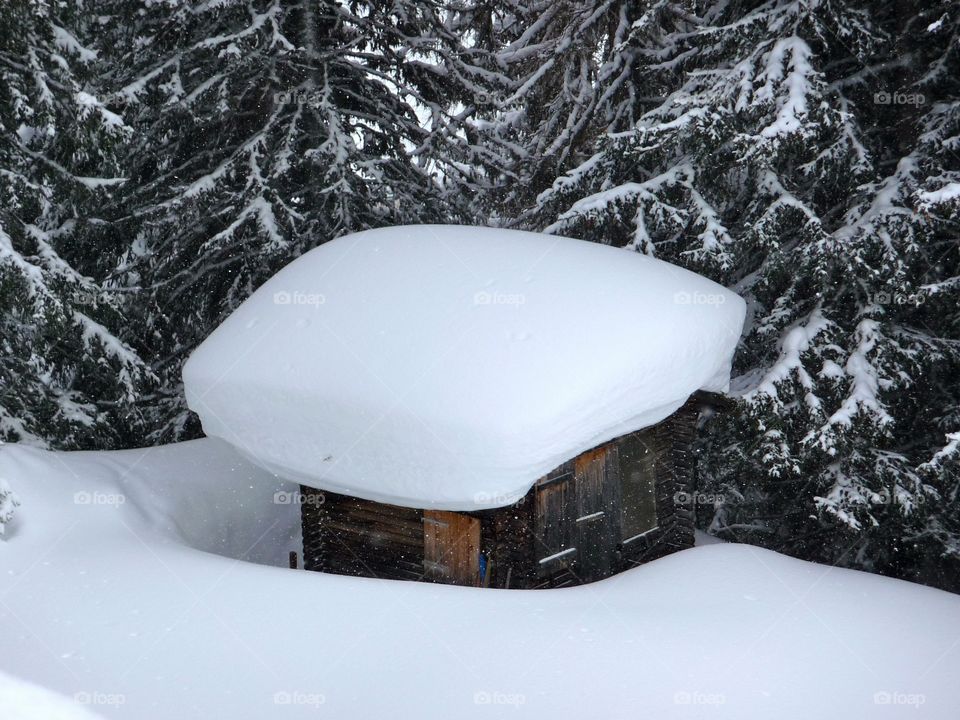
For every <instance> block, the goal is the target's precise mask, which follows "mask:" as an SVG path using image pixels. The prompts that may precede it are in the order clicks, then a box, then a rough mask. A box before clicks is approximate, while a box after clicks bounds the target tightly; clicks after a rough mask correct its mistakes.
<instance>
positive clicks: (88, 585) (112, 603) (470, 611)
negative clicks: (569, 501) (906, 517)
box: [0, 440, 960, 720]
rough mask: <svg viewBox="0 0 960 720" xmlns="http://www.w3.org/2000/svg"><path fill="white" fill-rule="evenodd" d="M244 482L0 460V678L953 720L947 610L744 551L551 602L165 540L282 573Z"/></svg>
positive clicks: (144, 702) (533, 707) (249, 717)
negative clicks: (14, 494) (13, 501)
mask: <svg viewBox="0 0 960 720" xmlns="http://www.w3.org/2000/svg"><path fill="white" fill-rule="evenodd" d="M218 468H220V469H218ZM223 468H231V469H229V470H224V469H223ZM255 472H260V471H258V470H256V469H255V468H251V467H250V466H249V465H248V464H246V463H244V461H242V460H241V459H239V458H237V457H236V456H234V455H233V454H232V451H231V450H230V449H229V448H227V447H226V446H225V445H224V444H222V443H219V442H218V441H215V440H203V441H197V442H193V443H185V444H182V445H176V446H170V447H166V448H162V449H156V450H153V451H150V452H149V453H148V454H147V455H146V456H142V453H141V451H128V452H119V453H45V452H40V451H34V450H28V449H25V448H17V447H10V446H7V447H4V448H0V476H3V477H6V478H8V479H9V480H10V482H11V484H12V485H13V487H14V488H15V489H16V490H17V491H18V492H19V494H20V495H21V497H22V499H23V506H22V507H21V508H20V511H21V512H20V513H19V516H18V520H17V522H16V525H15V527H14V530H15V531H11V534H10V537H9V539H8V541H6V542H3V543H0V599H2V603H0V668H2V669H3V670H6V671H10V672H13V673H15V674H17V675H19V676H21V677H24V678H27V679H29V680H31V681H33V682H35V683H39V684H42V685H44V686H46V687H49V688H52V689H55V690H57V691H59V692H60V693H62V694H65V695H67V696H68V697H73V696H75V695H77V694H78V693H80V694H81V696H82V697H91V698H107V699H110V698H113V699H114V700H115V702H113V703H109V702H104V703H103V704H101V705H98V706H96V707H95V708H93V709H95V710H96V711H97V712H98V713H99V714H101V715H102V716H103V717H104V718H111V717H117V718H129V719H130V720H170V718H180V719H181V720H201V719H206V718H231V720H265V719H266V718H269V719H271V720H273V719H275V718H317V717H331V718H356V719H357V720H366V719H367V718H377V717H416V718H420V719H421V720H432V719H434V718H436V719H437V720H441V719H442V720H449V718H451V717H456V718H490V717H512V718H536V719H540V718H542V719H544V720H546V719H548V718H549V719H551V720H556V718H569V717H576V716H581V715H584V716H588V717H591V718H598V719H603V720H612V719H618V718H638V717H644V718H656V720H664V719H668V718H693V717H709V718H736V720H751V719H753V718H756V719H758V720H760V719H762V720H770V718H776V720H792V719H794V718H795V719H796V720H810V719H811V718H844V720H857V719H860V718H862V719H864V720H874V718H894V717H902V718H924V720H926V719H928V718H937V719H943V720H954V718H956V716H957V715H956V709H957V708H958V707H960V684H958V683H957V682H956V678H957V677H958V676H960V640H958V633H960V631H958V630H957V628H958V627H960V598H957V597H956V596H953V595H950V594H947V593H944V592H940V591H937V590H932V589H928V588H923V587H920V586H916V585H912V584H909V583H905V582H900V581H895V580H888V579H885V578H880V577H875V576H870V575H866V574H863V573H858V572H853V571H847V570H839V569H833V568H829V567H825V566H820V565H815V564H812V563H805V562H800V561H797V560H792V559H789V558H786V557H782V556H779V555H777V554H775V553H771V552H767V551H763V550H758V549H756V548H751V547H748V546H742V545H722V544H721V545H711V546H708V547H701V548H695V549H693V550H689V551H684V552H682V553H679V554H676V555H673V556H671V557H668V558H664V559H663V560H659V561H656V562H653V563H650V564H648V565H646V566H643V567H640V568H638V569H636V570H633V571H630V572H627V573H624V574H622V575H619V576H616V577H614V578H611V579H609V580H604V581H602V582H599V583H595V584H592V585H588V586H584V587H581V588H573V589H567V590H554V591H499V590H485V589H474V588H460V587H446V586H433V585H427V584H420V583H404V582H393V581H378V580H372V579H355V578H345V577H336V576H326V575H321V574H317V573H307V572H302V571H290V570H286V569H282V568H278V567H264V566H262V565H254V564H250V563H246V562H240V561H236V560H233V559H230V558H227V557H218V556H216V555H211V554H208V553H203V552H197V550H195V549H193V548H191V547H187V546H186V545H184V544H183V543H184V542H185V541H189V543H190V544H191V545H193V546H195V547H205V548H210V549H217V548H219V549H220V550H222V549H223V548H224V547H225V545H224V543H225V541H224V534H225V533H233V535H232V536H231V537H232V540H230V541H226V545H229V546H231V549H232V550H239V551H241V552H242V551H245V550H249V553H248V555H249V556H251V557H253V556H256V557H258V558H259V559H260V560H262V561H268V560H276V561H277V562H278V563H282V562H284V560H285V552H283V551H281V550H280V546H282V545H283V542H284V532H281V531H280V528H287V531H289V529H290V523H291V514H292V513H291V511H290V507H291V506H290V505H285V504H274V503H273V501H272V497H273V496H272V492H270V493H267V492H264V491H263V490H262V486H263V485H267V484H269V478H267V477H265V476H256V477H254V476H253V475H252V473H255ZM78 492H79V493H90V494H91V495H90V497H91V501H90V502H83V500H84V498H85V497H87V496H85V495H82V496H80V502H77V501H75V497H76V493H78ZM94 493H102V495H98V496H95V495H93V494H94ZM111 495H112V496H114V501H113V502H112V504H111V503H109V502H108V500H107V498H109V497H110V496H111ZM119 495H122V496H123V497H124V499H125V501H124V502H118V501H117V500H116V496H119ZM94 497H97V498H99V499H98V500H97V501H93V500H92V498H94ZM261 535H262V536H263V539H261V540H258V537H259V536H261ZM275 543H276V544H277V547H275V548H271V547H267V546H268V545H273V544H275ZM245 546H246V547H245ZM226 554H229V553H226ZM238 554H239V553H238ZM0 716H2V714H0ZM44 720H47V719H46V718H44Z"/></svg>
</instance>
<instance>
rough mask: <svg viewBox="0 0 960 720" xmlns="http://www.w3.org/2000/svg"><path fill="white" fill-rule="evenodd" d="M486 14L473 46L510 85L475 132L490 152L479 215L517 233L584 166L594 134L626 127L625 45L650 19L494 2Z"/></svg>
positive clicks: (580, 7)
mask: <svg viewBox="0 0 960 720" xmlns="http://www.w3.org/2000/svg"><path fill="white" fill-rule="evenodd" d="M483 7H485V8H486V9H487V13H486V15H485V20H486V22H485V24H484V26H483V27H484V28H485V32H483V33H481V34H480V35H481V38H480V41H481V42H483V47H484V49H485V50H486V51H487V52H488V53H489V54H490V55H491V56H492V57H493V58H494V59H495V61H496V67H498V68H502V72H503V74H504V75H505V76H506V78H507V79H506V82H505V83H503V81H502V80H501V81H500V82H501V83H502V85H501V86H500V87H501V88H502V89H501V90H500V91H499V95H498V96H497V97H495V98H494V102H492V103H491V104H490V105H489V106H486V107H484V108H481V110H485V111H486V112H483V113H481V118H480V120H479V122H478V123H477V127H478V129H479V131H480V134H481V135H482V136H483V138H484V142H485V144H486V146H487V147H488V148H489V150H488V153H487V154H486V155H485V156H484V160H485V161H486V165H485V168H484V169H485V170H486V172H487V173H488V174H489V175H490V176H491V185H492V187H491V188H490V189H489V190H488V191H487V192H488V197H487V198H486V205H487V208H488V209H489V211H490V213H491V214H492V215H493V216H494V217H497V218H500V222H504V223H510V224H524V223H525V222H526V220H525V217H524V212H525V211H526V210H528V209H529V207H530V205H531V203H532V202H533V200H534V198H535V197H536V196H537V194H538V193H539V192H541V191H542V190H544V189H546V188H547V187H549V186H550V184H551V183H552V182H553V180H554V179H555V178H556V177H557V176H558V174H562V172H563V171H565V170H566V169H569V168H570V167H574V166H577V165H579V164H580V163H581V162H583V161H584V160H585V159H586V158H587V157H588V156H589V154H590V153H591V150H592V147H593V143H594V141H595V139H596V136H597V134H598V133H599V132H602V131H604V130H609V129H611V128H614V127H617V126H625V125H628V124H629V123H630V122H631V121H632V120H633V110H634V108H635V105H636V98H635V86H634V85H633V84H632V83H631V79H632V77H631V73H632V65H633V58H634V56H635V44H631V43H630V42H629V40H630V38H631V37H632V36H635V35H639V34H642V33H643V32H644V31H645V28H646V27H647V24H648V21H650V22H652V18H653V17H655V16H657V11H656V10H653V11H651V12H649V13H648V14H647V15H646V16H644V17H639V18H638V17H636V15H637V11H636V7H637V4H636V3H632V2H625V1H621V2H610V1H603V0H600V1H597V0H560V1H559V2H556V1H554V0H532V1H528V0H501V1H500V2H496V3H490V4H488V3H484V5H483ZM483 221H484V222H486V221H487V219H486V218H483ZM532 222H534V223H535V220H534V221H532Z"/></svg>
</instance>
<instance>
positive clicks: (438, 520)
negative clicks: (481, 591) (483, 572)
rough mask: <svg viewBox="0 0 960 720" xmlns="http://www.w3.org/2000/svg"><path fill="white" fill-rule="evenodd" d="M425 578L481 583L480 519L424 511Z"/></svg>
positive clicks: (444, 581)
mask: <svg viewBox="0 0 960 720" xmlns="http://www.w3.org/2000/svg"><path fill="white" fill-rule="evenodd" d="M423 570H424V579H425V580H431V581H433V582H440V583H448V584H450V585H479V584H480V520H478V519H477V518H474V517H470V516H469V515H464V514H463V513H456V512H445V511H442V510H424V511H423Z"/></svg>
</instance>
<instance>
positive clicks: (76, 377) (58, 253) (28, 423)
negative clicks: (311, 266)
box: [0, 0, 149, 448]
mask: <svg viewBox="0 0 960 720" xmlns="http://www.w3.org/2000/svg"><path fill="white" fill-rule="evenodd" d="M89 15H90V13H89V11H87V10H85V8H84V7H83V3H82V2H80V0H9V1H8V2H4V3H2V4H0V440H8V441H10V440H20V441H29V442H34V443H38V444H48V445H51V446H54V447H66V448H70V447H81V446H87V445H90V444H93V445H96V446H99V447H110V446H114V445H126V444H130V443H132V442H134V439H135V438H136V437H137V432H138V429H137V428H138V426H139V421H138V420H136V419H135V418H134V417H133V416H132V415H131V412H132V409H133V401H134V398H135V395H136V394H137V392H138V390H139V388H140V387H141V386H142V382H143V381H144V380H145V379H146V378H147V376H148V375H149V373H148V372H147V371H146V369H145V367H144V365H143V363H142V362H141V361H140V359H139V358H138V357H137V355H136V354H135V353H134V351H133V350H131V348H130V347H129V345H128V344H127V343H125V342H124V341H123V339H122V336H118V334H117V330H116V328H119V327H122V325H123V322H122V318H121V317H120V316H119V314H118V312H117V304H116V302H115V301H114V300H113V299H112V298H111V296H110V295H109V294H108V293H107V292H105V288H104V287H103V285H102V284H101V283H100V280H101V279H102V278H103V270H104V268H105V267H107V268H109V266H110V265H111V264H112V263H110V262H109V260H107V261H106V262H105V258H104V257H103V256H102V255H101V254H100V253H99V252H98V251H97V250H96V249H94V250H93V251H91V250H90V248H84V247H83V246H82V244H81V241H80V240H79V238H80V236H81V234H82V233H81V230H82V227H83V225H84V224H89V223H94V222H96V216H95V215H94V214H92V210H93V209H95V208H96V207H97V206H98V205H99V204H100V203H102V202H103V200H104V197H105V195H106V194H107V193H108V192H109V191H110V190H111V189H112V188H113V187H115V186H116V184H117V183H118V182H120V180H119V179H118V178H119V172H118V166H117V162H116V159H115V149H116V146H117V144H118V143H120V142H122V141H123V140H124V138H125V135H126V133H127V128H126V127H125V125H124V124H123V122H122V120H121V119H120V118H119V117H118V116H117V115H115V114H114V113H112V112H110V111H109V110H108V109H107V108H106V107H105V106H104V105H103V104H102V102H101V101H100V100H99V99H98V98H97V97H96V96H95V94H94V92H93V91H92V89H91V87H90V86H89V84H88V82H89V80H90V68H91V66H92V63H93V61H94V60H95V58H96V54H95V52H94V51H93V50H91V49H90V48H89V47H88V45H87V44H85V43H84V36H85V35H86V34H87V31H88V30H89V28H88V25H87V23H88V21H89V20H90V18H89Z"/></svg>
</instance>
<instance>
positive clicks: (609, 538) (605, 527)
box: [573, 445, 617, 582]
mask: <svg viewBox="0 0 960 720" xmlns="http://www.w3.org/2000/svg"><path fill="white" fill-rule="evenodd" d="M616 452H617V449H616V447H615V446H614V445H605V446H603V447H600V448H597V449H596V450H592V451H590V452H586V453H584V454H582V455H580V456H579V457H577V458H576V460H575V461H574V470H573V474H574V484H575V486H576V493H577V505H576V507H577V514H576V517H575V519H574V524H575V526H576V536H577V541H576V542H577V547H578V549H579V551H578V553H577V555H578V557H577V565H576V573H577V577H578V578H579V579H580V580H581V581H582V582H591V581H593V580H599V579H601V578H604V577H607V576H608V575H610V574H611V572H612V571H613V567H614V563H615V557H614V554H615V552H616V544H617V538H615V537H614V535H615V530H616V523H615V522H614V519H615V518H614V517H613V510H614V505H615V499H614V498H613V497H612V494H611V491H612V490H613V489H615V487H616V483H615V482H612V480H613V479H614V478H613V477H611V470H612V468H611V464H612V463H615V462H616Z"/></svg>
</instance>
